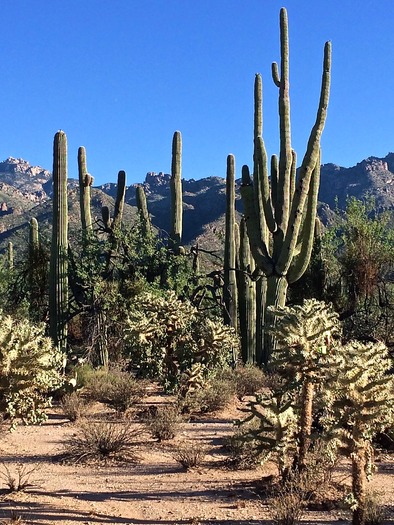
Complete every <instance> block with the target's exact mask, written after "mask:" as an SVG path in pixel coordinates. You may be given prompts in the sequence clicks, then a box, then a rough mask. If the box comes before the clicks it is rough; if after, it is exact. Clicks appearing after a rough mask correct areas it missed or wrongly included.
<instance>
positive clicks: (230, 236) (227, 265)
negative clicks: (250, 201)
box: [223, 155, 238, 329]
mask: <svg viewBox="0 0 394 525" xmlns="http://www.w3.org/2000/svg"><path fill="white" fill-rule="evenodd" d="M235 263H236V242H235V159H234V156H233V155H228V157H227V175H226V230H225V239H224V294H223V299H224V307H225V315H224V321H225V323H226V324H228V325H230V326H232V327H233V328H235V329H237V321H238V315H237V314H238V308H237V282H236V271H235Z"/></svg>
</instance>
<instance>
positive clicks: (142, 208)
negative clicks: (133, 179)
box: [136, 186, 152, 236]
mask: <svg viewBox="0 0 394 525" xmlns="http://www.w3.org/2000/svg"><path fill="white" fill-rule="evenodd" d="M136 200H137V208H138V213H139V216H140V222H141V228H142V234H143V235H144V236H147V235H149V234H150V233H152V225H151V222H150V217H149V213H148V206H147V204H146V195H145V191H144V188H143V187H142V186H137V192H136Z"/></svg>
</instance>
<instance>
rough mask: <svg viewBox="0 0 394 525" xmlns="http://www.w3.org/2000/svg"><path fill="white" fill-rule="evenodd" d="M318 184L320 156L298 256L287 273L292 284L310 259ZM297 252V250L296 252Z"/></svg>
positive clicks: (302, 273)
mask: <svg viewBox="0 0 394 525" xmlns="http://www.w3.org/2000/svg"><path fill="white" fill-rule="evenodd" d="M319 184H320V156H319V159H318V161H317V163H316V166H315V169H314V170H313V174H312V179H311V183H310V187H309V193H308V200H307V204H306V213H305V218H304V222H303V225H302V228H301V231H300V234H299V241H298V244H299V245H300V248H299V254H298V255H296V256H295V257H294V258H293V261H292V263H291V265H290V268H289V272H288V281H289V283H294V282H296V281H298V279H299V278H300V277H301V276H302V275H304V273H305V270H306V269H307V268H308V265H309V261H310V259H311V254H312V248H313V240H314V236H315V223H316V209H317V196H318V193H319ZM295 251H297V248H296V250H295Z"/></svg>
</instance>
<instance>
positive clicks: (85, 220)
mask: <svg viewBox="0 0 394 525" xmlns="http://www.w3.org/2000/svg"><path fill="white" fill-rule="evenodd" d="M78 175H79V202H80V209H81V222H82V232H83V235H84V236H86V234H87V233H88V232H91V231H92V216H91V212H90V188H91V186H92V184H93V177H92V176H91V175H89V173H88V171H87V167H86V150H85V148H84V147H83V146H81V147H80V148H78Z"/></svg>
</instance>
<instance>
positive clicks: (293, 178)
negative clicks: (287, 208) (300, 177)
mask: <svg viewBox="0 0 394 525" xmlns="http://www.w3.org/2000/svg"><path fill="white" fill-rule="evenodd" d="M291 153H292V160H291V172H290V205H291V203H292V202H293V198H294V192H295V187H296V180H297V153H296V152H295V151H294V150H292V152H291Z"/></svg>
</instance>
